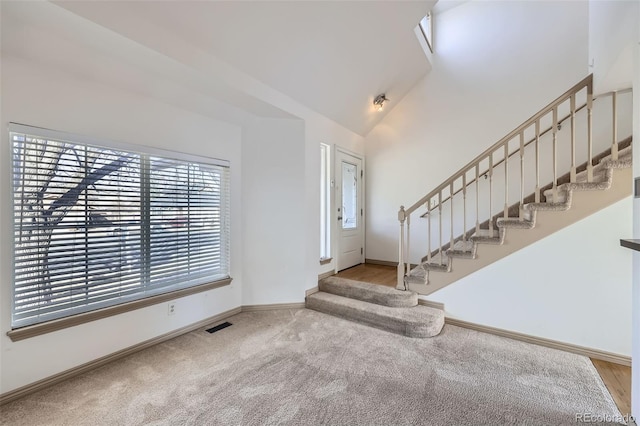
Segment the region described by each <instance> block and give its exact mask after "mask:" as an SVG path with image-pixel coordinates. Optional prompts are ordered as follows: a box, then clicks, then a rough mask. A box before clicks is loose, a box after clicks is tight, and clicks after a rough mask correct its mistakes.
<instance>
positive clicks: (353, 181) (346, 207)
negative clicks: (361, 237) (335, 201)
mask: <svg viewBox="0 0 640 426" xmlns="http://www.w3.org/2000/svg"><path fill="white" fill-rule="evenodd" d="M357 210H358V168H357V166H356V165H355V164H350V163H347V162H345V161H343V162H342V229H355V228H356V227H357V226H358V222H357V221H358V215H357Z"/></svg>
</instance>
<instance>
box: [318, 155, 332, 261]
mask: <svg viewBox="0 0 640 426" xmlns="http://www.w3.org/2000/svg"><path fill="white" fill-rule="evenodd" d="M329 150H330V148H329V146H328V145H325V144H320V262H321V263H326V262H325V261H327V262H328V261H329V260H330V259H331V244H330V241H331V240H330V237H331V226H330V210H329V209H330V206H331V204H330V199H331V198H330V197H331V191H330V184H331V178H330V169H329V164H330V163H329V160H330V158H329Z"/></svg>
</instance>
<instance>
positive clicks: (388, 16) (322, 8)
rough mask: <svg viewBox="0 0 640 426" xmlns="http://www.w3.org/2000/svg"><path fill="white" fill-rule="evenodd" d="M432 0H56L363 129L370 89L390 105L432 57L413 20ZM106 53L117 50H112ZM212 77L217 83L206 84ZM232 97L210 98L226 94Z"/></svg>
mask: <svg viewBox="0 0 640 426" xmlns="http://www.w3.org/2000/svg"><path fill="white" fill-rule="evenodd" d="M434 3H435V1H318V2H315V1H284V2H272V1H251V2H250V1H166V2H162V1H149V2H144V1H142V2H141V1H130V2H127V1H104V2H74V1H71V2H56V3H55V4H56V5H59V6H62V7H63V8H64V9H66V10H68V11H71V12H73V13H74V14H76V15H79V16H81V17H83V18H85V19H86V20H89V21H92V22H93V23H94V24H98V25H99V26H101V27H104V28H107V29H109V30H111V31H114V32H116V33H118V34H119V35H121V36H122V37H126V38H127V39H129V40H130V41H133V42H136V44H139V45H144V46H149V43H148V40H163V41H165V43H164V44H165V46H167V47H166V48H167V49H169V48H170V46H169V45H171V44H172V42H171V40H180V41H181V43H183V44H184V43H186V44H187V45H188V46H190V47H191V48H193V49H197V50H198V51H200V52H205V53H206V54H208V55H210V56H211V57H215V58H216V59H217V60H220V61H223V62H225V63H227V64H230V65H231V66H232V67H234V68H236V69H237V70H239V71H242V72H244V73H246V74H247V75H249V76H251V77H253V78H255V79H257V80H260V81H261V82H263V83H265V84H267V85H269V86H271V87H272V88H274V89H276V90H278V91H279V92H281V93H283V94H284V95H287V96H289V97H290V98H292V99H294V100H296V101H298V102H299V103H301V104H303V105H305V106H306V107H308V108H310V109H312V110H315V111H316V112H319V113H320V114H322V115H324V116H326V117H329V118H331V119H332V120H334V121H336V122H338V123H340V124H342V125H343V126H345V127H347V128H348V129H350V130H352V131H354V132H356V133H359V134H363V135H364V134H366V133H367V132H368V131H369V130H371V128H373V126H375V124H376V123H377V122H378V121H380V120H381V119H382V117H383V116H384V114H385V112H383V113H377V112H375V111H374V110H373V108H372V101H373V98H374V97H375V96H376V95H377V94H379V93H382V92H384V93H386V94H387V97H388V98H390V99H391V101H390V103H389V107H386V108H385V110H386V111H388V110H389V109H390V107H393V105H394V104H396V103H397V102H398V101H400V99H401V98H402V97H403V96H404V95H405V94H406V93H407V92H408V91H409V90H410V89H411V87H413V86H414V84H415V83H416V82H417V81H418V80H419V79H420V78H422V77H423V76H424V75H425V74H426V73H427V72H428V70H429V64H428V62H427V60H426V58H425V56H424V54H423V52H422V49H421V47H420V45H419V43H418V40H417V39H416V37H415V35H414V28H415V26H416V25H417V23H418V22H419V20H420V19H421V17H422V16H424V15H425V14H426V12H427V11H428V10H429V9H430V8H431V7H432V6H433V4H434ZM141 28H144V31H142V30H141ZM176 46H177V45H176ZM182 50H183V51H184V49H182ZM112 53H113V54H116V55H119V53H118V52H117V51H113V50H112ZM183 53H184V52H183ZM174 58H175V57H174ZM185 62H186V61H185ZM182 65H186V64H182ZM212 79H214V78H213V76H212ZM205 80H206V79H205ZM189 84H190V85H191V86H192V87H191V89H192V90H195V91H196V92H200V93H202V94H203V95H206V94H210V95H211V96H214V95H216V93H214V92H215V90H213V88H212V87H208V88H207V87H204V88H203V90H199V89H198V87H195V86H198V85H202V84H205V85H206V84H207V82H206V81H199V82H195V81H191V82H190V83H189ZM211 85H215V83H214V82H212V83H209V86H211ZM231 98H232V97H229V96H228V97H226V98H225V97H219V96H218V97H217V99H222V100H223V101H225V102H233V101H232V99H231ZM236 105H239V104H238V103H236ZM254 109H255V110H258V111H261V110H264V113H265V115H268V116H273V115H274V114H275V115H276V116H277V115H278V113H274V112H273V111H269V109H268V108H264V106H260V107H256V108H254ZM250 112H252V113H255V111H254V110H252V111H250Z"/></svg>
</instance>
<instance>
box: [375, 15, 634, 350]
mask: <svg viewBox="0 0 640 426" xmlns="http://www.w3.org/2000/svg"><path fill="white" fill-rule="evenodd" d="M602 3H606V2H602ZM589 7H590V6H589V3H588V2H467V3H464V4H462V5H460V6H457V7H455V8H452V9H449V10H446V11H445V12H443V13H442V14H440V15H435V26H434V29H435V35H434V44H435V46H436V52H435V53H434V55H433V57H432V64H433V69H432V71H431V73H430V74H428V75H427V76H426V77H425V78H424V80H423V81H422V82H420V83H419V84H418V85H417V86H416V87H415V88H414V89H413V90H412V91H411V92H410V93H409V94H408V95H407V96H406V97H405V98H404V99H403V100H402V101H401V102H400V104H399V105H397V106H396V107H395V108H394V110H393V111H391V113H390V114H389V115H388V116H387V117H386V118H385V120H383V122H382V123H380V124H379V125H378V126H376V128H375V129H374V130H373V131H372V132H371V133H370V134H369V135H367V137H366V140H365V144H366V156H367V163H368V168H369V173H368V178H367V207H368V214H369V216H368V218H369V221H368V227H367V257H368V258H373V259H380V260H388V261H397V239H398V237H397V234H398V222H397V220H396V212H397V210H398V208H399V206H400V205H401V204H403V205H405V206H410V205H411V204H413V203H414V202H415V201H417V200H418V199H420V198H421V197H422V196H423V195H425V194H426V193H427V192H428V191H430V190H431V189H433V188H435V187H436V186H437V185H438V184H440V183H441V182H442V181H444V180H445V179H446V178H448V177H449V176H450V175H451V174H453V173H454V172H455V171H457V170H458V169H460V168H461V167H462V166H463V165H465V164H466V163H468V162H469V161H470V160H472V159H473V158H474V157H475V156H477V155H478V154H480V153H481V152H482V151H484V149H486V148H488V147H489V146H490V145H491V144H493V143H494V142H496V141H497V140H499V139H500V138H501V137H502V136H504V135H505V134H507V133H508V132H509V131H511V130H512V129H514V128H515V127H516V126H518V125H519V124H520V123H522V122H523V121H524V120H526V119H527V118H529V117H530V116H531V115H532V114H534V113H535V112H537V111H538V110H539V109H540V108H542V107H543V106H545V105H546V104H547V103H549V102H550V101H552V100H553V99H555V98H556V97H557V96H559V95H560V94H561V93H563V92H564V91H566V90H567V89H569V88H570V87H571V86H573V85H574V84H575V83H577V82H578V81H580V80H581V79H582V78H584V77H585V76H586V75H587V74H588V72H589V68H588V57H589V54H590V52H591V53H592V54H593V56H594V58H596V59H597V61H596V62H595V63H597V64H599V67H600V68H599V70H600V71H599V72H602V73H604V74H607V75H613V74H612V73H609V72H608V69H609V68H611V67H614V64H617V63H618V61H617V58H618V56H615V57H608V56H606V55H605V51H606V49H607V46H602V45H601V44H598V43H596V42H595V41H596V38H593V37H595V36H596V34H600V33H602V32H603V31H606V30H605V28H609V27H610V23H609V21H607V20H606V19H604V18H603V19H594V21H595V22H596V24H594V25H597V31H596V30H594V31H593V32H592V33H591V35H592V38H591V42H592V43H591V44H590V38H589V35H590V32H589V28H588V24H589ZM601 7H604V6H598V7H594V8H592V9H593V10H596V9H597V10H598V11H599V12H602V10H601ZM615 7H620V5H616V6H615ZM605 9H606V8H605ZM621 9H622V8H621ZM616 10H618V9H616ZM616 13H618V12H616ZM613 15H615V13H614V14H613ZM607 16H611V14H609V15H607ZM603 21H604V22H603ZM605 24H606V25H605ZM541 28H544V31H541ZM623 34H626V33H625V32H624V31H623ZM625 37H626V36H620V37H616V38H614V39H613V40H615V42H616V43H617V45H618V46H622V45H625V44H626V43H628V39H625ZM597 40H598V41H600V39H599V38H598V39H597ZM590 47H591V50H590ZM614 50H615V48H614ZM616 75H617V74H616ZM620 84H624V83H620ZM619 87H620V86H619ZM635 116H636V117H637V114H635ZM621 218H622V219H621ZM630 222H631V201H630V200H625V201H624V202H620V203H618V204H616V205H614V206H611V207H610V208H608V209H605V210H603V211H601V212H600V213H598V214H597V215H594V216H592V217H589V218H587V219H585V221H582V222H580V223H577V224H575V225H573V226H572V227H569V228H567V229H565V230H563V231H562V232H559V233H557V234H555V235H552V236H550V237H548V238H547V239H545V240H544V241H541V242H539V243H537V244H535V245H533V246H530V247H528V248H525V249H523V250H521V251H519V252H517V253H515V254H513V255H512V256H509V257H507V258H505V259H503V260H501V261H500V262H497V263H495V264H493V265H491V266H489V267H487V268H484V269H483V270H481V271H479V272H477V273H475V274H473V275H471V276H469V277H467V278H465V279H463V280H461V281H459V282H458V283H455V284H453V285H451V286H449V287H447V288H445V289H444V290H441V291H439V292H436V293H435V294H433V295H432V296H430V298H431V299H433V300H436V301H442V302H445V306H446V309H447V311H448V314H450V315H452V316H455V317H457V318H459V319H463V320H466V321H470V322H477V323H481V324H485V325H490V326H493V327H498V328H504V329H508V330H513V331H517V332H522V333H527V334H533V335H536V336H540V337H545V338H550V339H556V340H560V341H565V342H571V343H575V344H579V345H583V346H588V347H593V348H600V349H602V350H607V351H611V352H615V353H620V354H625V355H629V354H630V351H631V348H630V329H629V324H630V323H631V320H630V315H631V310H630V305H629V306H626V305H625V303H628V300H629V297H630V280H631V276H630V272H629V271H630V270H631V255H630V254H629V253H627V252H625V251H624V250H622V249H620V248H619V247H618V246H617V239H618V238H619V237H620V236H621V235H625V233H627V234H628V233H629V232H631V229H630V225H629V224H630ZM415 226H417V225H416V224H414V227H415ZM415 244H417V243H416V242H414V241H412V246H413V245H415ZM423 254H426V253H423ZM545 262H546V263H548V264H549V265H550V266H549V267H548V269H545V270H538V266H536V268H532V267H531V265H532V264H533V265H541V264H542V263H545ZM585 265H589V266H591V268H590V269H589V270H587V269H586V268H585ZM523 270H526V271H527V274H526V276H522V271H523ZM607 274H609V275H610V276H611V277H612V278H615V279H613V280H609V279H608V278H606V277H607ZM585 288H587V289H590V291H587V292H585V291H584V289H585ZM573 293H575V294H573ZM547 299H549V300H547ZM585 307H587V308H588V309H585ZM596 308H598V310H597V311H595V309H596ZM541 312H542V315H541ZM594 312H601V314H599V316H598V321H599V322H600V323H601V325H598V324H599V322H598V321H596V319H595V318H594V317H595V315H593V313H594ZM602 317H606V319H602ZM576 318H580V319H581V320H584V321H582V322H578V321H575V319H576ZM602 324H606V325H608V326H611V327H615V328H612V329H610V330H620V332H616V333H612V332H607V331H606V330H607V329H605V328H603V327H602Z"/></svg>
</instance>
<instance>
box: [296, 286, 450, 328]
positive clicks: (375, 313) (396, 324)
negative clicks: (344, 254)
mask: <svg viewBox="0 0 640 426" xmlns="http://www.w3.org/2000/svg"><path fill="white" fill-rule="evenodd" d="M306 306H307V308H309V309H313V310H315V311H319V312H324V313H326V314H329V315H333V316H337V317H341V318H344V319H348V320H351V321H355V322H359V323H362V324H366V325H369V326H373V327H375V328H380V329H382V330H386V331H391V332H393V333H396V334H401V335H404V336H407V337H416V338H423V337H433V336H437V335H438V334H440V331H441V330H442V327H443V326H444V312H443V311H442V310H440V309H435V308H431V307H428V306H422V305H418V306H414V307H411V308H391V307H388V306H382V305H376V304H374V303H368V302H363V301H361V300H357V299H350V298H347V297H342V296H338V295H335V294H331V293H325V292H318V293H314V294H312V295H310V296H308V297H307V304H306Z"/></svg>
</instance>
